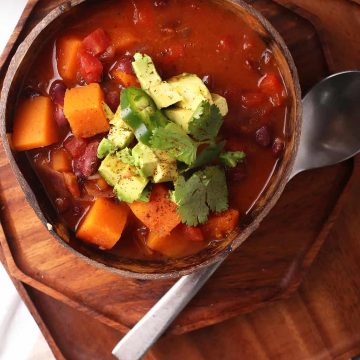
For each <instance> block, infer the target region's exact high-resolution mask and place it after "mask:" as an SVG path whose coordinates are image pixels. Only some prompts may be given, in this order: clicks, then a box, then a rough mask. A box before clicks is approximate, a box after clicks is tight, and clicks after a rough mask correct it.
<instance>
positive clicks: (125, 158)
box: [116, 148, 135, 165]
mask: <svg viewBox="0 0 360 360" xmlns="http://www.w3.org/2000/svg"><path fill="white" fill-rule="evenodd" d="M116 157H117V158H118V159H119V160H120V161H121V162H123V163H124V164H128V165H135V162H134V158H133V156H132V151H131V149H129V148H125V149H122V150H121V151H118V152H117V153H116Z"/></svg>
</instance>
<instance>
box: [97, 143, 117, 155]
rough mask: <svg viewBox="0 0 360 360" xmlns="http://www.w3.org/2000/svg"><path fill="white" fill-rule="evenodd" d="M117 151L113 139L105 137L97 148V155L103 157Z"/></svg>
mask: <svg viewBox="0 0 360 360" xmlns="http://www.w3.org/2000/svg"><path fill="white" fill-rule="evenodd" d="M114 151H115V148H114V146H113V144H112V142H111V141H109V140H108V139H106V138H104V139H102V140H101V142H100V144H99V146H98V149H97V157H98V158H99V159H103V158H104V157H105V156H107V155H109V154H111V153H113V152H114Z"/></svg>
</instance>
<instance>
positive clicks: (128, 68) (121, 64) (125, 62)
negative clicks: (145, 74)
mask: <svg viewBox="0 0 360 360" xmlns="http://www.w3.org/2000/svg"><path fill="white" fill-rule="evenodd" d="M131 63H132V58H131V57H130V56H123V57H122V58H120V59H119V60H118V61H117V62H116V63H115V65H114V66H113V68H114V69H117V70H120V71H122V72H124V73H126V74H131V75H134V70H133V67H132V64H131Z"/></svg>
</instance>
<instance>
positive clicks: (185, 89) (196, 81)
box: [168, 73, 212, 112]
mask: <svg viewBox="0 0 360 360" xmlns="http://www.w3.org/2000/svg"><path fill="white" fill-rule="evenodd" d="M168 83H169V84H171V85H172V86H173V88H174V89H175V90H176V91H177V92H178V93H179V94H180V95H181V97H182V100H181V101H180V102H179V103H178V104H177V107H179V108H181V109H186V110H190V111H192V112H194V111H195V110H196V109H197V108H198V106H199V104H200V103H201V102H202V101H204V100H207V101H209V102H210V104H212V97H211V94H210V91H209V89H208V88H207V87H206V86H205V84H204V83H203V81H202V80H201V79H200V78H199V77H198V76H197V75H195V74H186V73H184V74H181V75H178V76H174V77H172V78H170V79H169V80H168Z"/></svg>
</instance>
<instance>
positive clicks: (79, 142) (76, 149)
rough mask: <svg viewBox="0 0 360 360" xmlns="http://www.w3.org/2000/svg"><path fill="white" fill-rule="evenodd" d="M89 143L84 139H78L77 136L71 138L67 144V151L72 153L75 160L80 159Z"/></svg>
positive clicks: (65, 144) (65, 145)
mask: <svg viewBox="0 0 360 360" xmlns="http://www.w3.org/2000/svg"><path fill="white" fill-rule="evenodd" d="M86 146H87V141H86V140H85V139H82V138H77V137H75V136H71V137H69V138H68V139H67V140H66V141H65V143H64V147H65V149H66V150H67V151H68V152H69V153H70V155H71V156H72V157H73V158H78V157H80V156H81V155H82V154H83V153H84V152H85V149H86Z"/></svg>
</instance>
